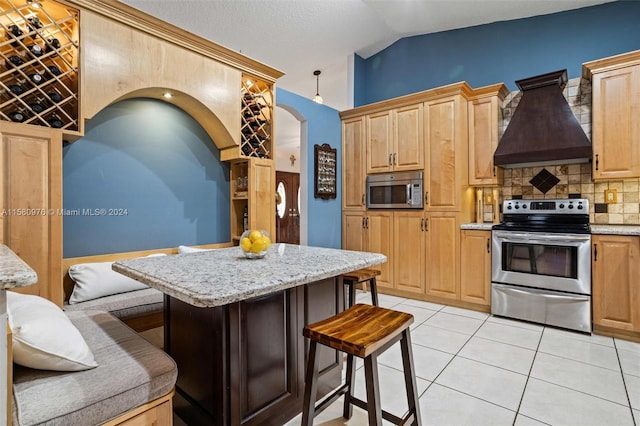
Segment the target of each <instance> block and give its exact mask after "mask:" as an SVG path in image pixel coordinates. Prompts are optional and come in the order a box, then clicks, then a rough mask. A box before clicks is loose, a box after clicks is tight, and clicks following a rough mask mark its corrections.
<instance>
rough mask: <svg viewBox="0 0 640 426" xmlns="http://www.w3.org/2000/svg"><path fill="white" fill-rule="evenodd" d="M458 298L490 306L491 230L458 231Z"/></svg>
mask: <svg viewBox="0 0 640 426" xmlns="http://www.w3.org/2000/svg"><path fill="white" fill-rule="evenodd" d="M460 265H461V268H460V300H462V301H464V302H470V303H477V304H480V305H485V306H491V231H480V230H462V231H460Z"/></svg>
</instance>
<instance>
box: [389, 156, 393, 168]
mask: <svg viewBox="0 0 640 426" xmlns="http://www.w3.org/2000/svg"><path fill="white" fill-rule="evenodd" d="M392 159H393V156H392V154H389V165H390V166H391V165H393V163H392V162H391V161H392Z"/></svg>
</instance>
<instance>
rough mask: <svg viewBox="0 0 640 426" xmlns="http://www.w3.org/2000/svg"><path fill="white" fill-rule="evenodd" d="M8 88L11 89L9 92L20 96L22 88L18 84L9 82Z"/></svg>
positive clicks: (22, 91)
mask: <svg viewBox="0 0 640 426" xmlns="http://www.w3.org/2000/svg"><path fill="white" fill-rule="evenodd" d="M9 90H11V93H13V94H14V95H17V96H20V95H22V94H23V93H24V88H23V87H22V86H21V85H19V84H10V85H9Z"/></svg>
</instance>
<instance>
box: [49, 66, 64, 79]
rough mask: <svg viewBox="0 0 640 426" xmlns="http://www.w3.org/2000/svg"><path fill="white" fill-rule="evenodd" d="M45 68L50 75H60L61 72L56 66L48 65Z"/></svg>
mask: <svg viewBox="0 0 640 426" xmlns="http://www.w3.org/2000/svg"><path fill="white" fill-rule="evenodd" d="M47 68H48V69H49V73H50V74H51V75H55V76H58V75H60V74H62V71H60V68H58V67H57V66H56V65H49V66H48V67H47Z"/></svg>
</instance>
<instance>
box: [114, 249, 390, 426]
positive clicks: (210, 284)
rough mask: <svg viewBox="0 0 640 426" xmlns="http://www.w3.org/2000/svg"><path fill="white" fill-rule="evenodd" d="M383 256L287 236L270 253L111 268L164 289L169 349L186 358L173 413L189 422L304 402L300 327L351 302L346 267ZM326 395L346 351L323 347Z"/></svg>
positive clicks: (272, 413) (282, 417) (274, 420)
mask: <svg viewBox="0 0 640 426" xmlns="http://www.w3.org/2000/svg"><path fill="white" fill-rule="evenodd" d="M385 261H386V257H385V256H384V255H382V254H376V253H365V252H356V251H347V250H338V249H328V248H319V247H307V246H297V245H289V244H274V245H272V246H271V247H270V248H269V250H268V253H267V256H266V257H265V258H264V259H246V258H244V256H243V255H242V253H241V251H240V249H239V248H238V247H232V248H225V249H218V250H212V251H206V252H199V253H191V254H183V255H176V256H166V257H165V256H163V257H151V258H142V259H133V260H124V261H119V262H116V263H114V265H113V269H114V270H115V271H117V272H120V273H122V274H124V275H127V276H129V277H131V278H134V279H137V280H138V281H141V282H143V283H145V284H147V285H149V286H151V287H154V288H156V289H158V290H160V291H162V292H163V293H165V350H166V351H167V353H169V354H170V355H171V356H172V357H173V359H174V360H175V361H176V363H177V364H178V381H177V384H176V397H175V398H174V411H175V412H176V413H177V414H178V415H179V416H180V417H181V418H182V420H184V421H185V422H186V423H187V424H189V425H192V424H207V425H212V424H213V425H258V424H259V425H281V424H284V423H285V422H286V421H287V420H289V419H290V418H292V417H294V416H295V415H296V414H297V413H299V412H300V411H301V409H302V398H303V394H304V366H305V360H306V358H307V350H308V345H307V344H306V342H305V340H304V338H303V337H302V328H303V327H304V326H305V325H306V324H308V323H312V322H315V321H319V320H321V319H324V318H327V317H330V316H332V315H335V314H336V313H338V312H339V311H341V310H342V308H343V289H342V282H341V279H340V278H339V277H340V275H341V274H343V273H346V272H351V271H354V270H356V269H361V268H367V267H371V266H374V265H378V264H381V263H384V262H385ZM320 363H321V368H320V371H321V373H322V375H321V383H320V386H319V390H320V392H321V393H326V392H328V391H329V390H330V389H332V388H333V387H335V386H337V385H338V384H339V382H340V373H341V368H342V361H341V357H339V355H338V353H337V352H336V351H334V350H332V349H329V348H323V352H322V353H321V354H320Z"/></svg>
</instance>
